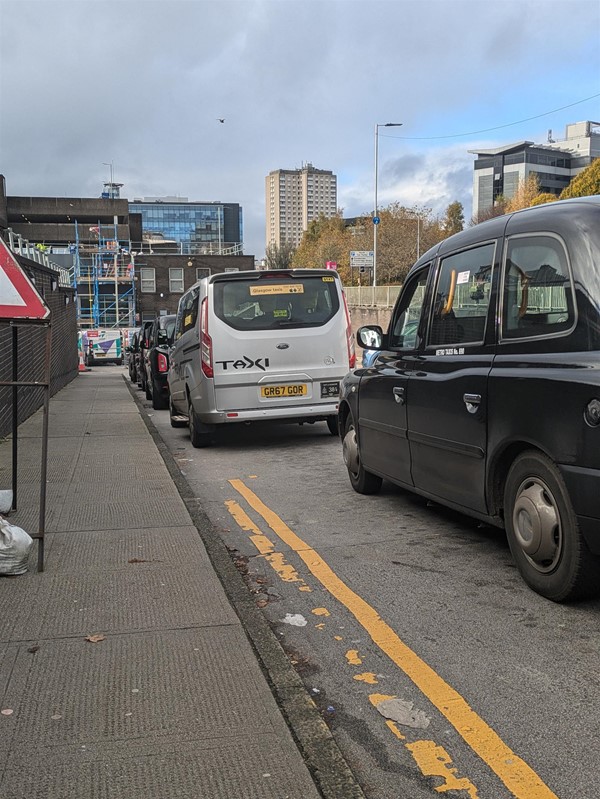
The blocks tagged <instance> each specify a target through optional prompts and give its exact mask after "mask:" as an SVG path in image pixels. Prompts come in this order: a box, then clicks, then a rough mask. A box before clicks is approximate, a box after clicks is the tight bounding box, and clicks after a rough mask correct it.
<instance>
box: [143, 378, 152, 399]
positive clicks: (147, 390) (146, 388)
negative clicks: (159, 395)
mask: <svg viewBox="0 0 600 799" xmlns="http://www.w3.org/2000/svg"><path fill="white" fill-rule="evenodd" d="M144 391H145V393H146V399H147V400H151V399H152V390H151V388H150V381H149V380H144Z"/></svg>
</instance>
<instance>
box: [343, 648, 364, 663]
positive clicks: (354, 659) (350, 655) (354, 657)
mask: <svg viewBox="0 0 600 799" xmlns="http://www.w3.org/2000/svg"><path fill="white" fill-rule="evenodd" d="M346 660H347V661H348V663H350V665H351V666H360V664H361V663H362V660H361V659H360V658H359V656H358V649H349V650H348V651H347V652H346Z"/></svg>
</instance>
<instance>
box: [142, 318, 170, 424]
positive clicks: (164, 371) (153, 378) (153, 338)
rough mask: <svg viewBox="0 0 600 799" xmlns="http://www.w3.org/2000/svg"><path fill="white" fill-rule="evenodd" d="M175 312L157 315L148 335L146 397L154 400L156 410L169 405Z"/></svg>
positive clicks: (145, 362) (145, 365)
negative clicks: (171, 347) (170, 356)
mask: <svg viewBox="0 0 600 799" xmlns="http://www.w3.org/2000/svg"><path fill="white" fill-rule="evenodd" d="M174 329H175V314H171V315H166V316H157V317H156V319H155V320H154V322H153V323H152V325H151V327H150V329H149V330H148V335H147V347H146V353H145V356H146V357H145V359H144V368H145V370H146V375H145V379H144V384H145V391H146V399H149V400H152V407H153V408H154V410H161V409H165V408H168V407H169V384H168V382H167V377H168V371H169V347H170V346H171V344H172V343H173V331H174Z"/></svg>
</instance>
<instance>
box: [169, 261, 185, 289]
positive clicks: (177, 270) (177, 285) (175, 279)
mask: <svg viewBox="0 0 600 799" xmlns="http://www.w3.org/2000/svg"><path fill="white" fill-rule="evenodd" d="M169 291H170V292H172V293H174V294H176V293H178V294H183V269H182V268H181V267H173V268H171V269H169Z"/></svg>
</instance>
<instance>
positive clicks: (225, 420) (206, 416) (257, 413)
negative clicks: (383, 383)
mask: <svg viewBox="0 0 600 799" xmlns="http://www.w3.org/2000/svg"><path fill="white" fill-rule="evenodd" d="M337 412H338V403H337V402H327V403H325V402H324V403H319V404H316V405H288V406H287V407H280V408H259V409H255V410H254V409H253V410H241V411H236V410H235V409H232V410H229V411H210V412H208V413H201V412H197V413H198V418H199V419H200V421H201V422H203V423H204V424H229V423H231V422H258V421H268V420H269V419H273V420H276V419H298V421H301V420H303V419H307V420H310V421H313V422H315V421H318V420H321V419H326V418H327V417H328V416H337ZM233 414H235V415H233Z"/></svg>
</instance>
